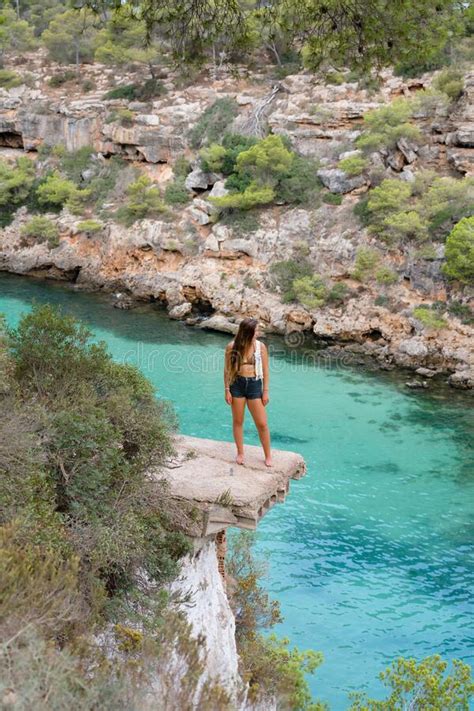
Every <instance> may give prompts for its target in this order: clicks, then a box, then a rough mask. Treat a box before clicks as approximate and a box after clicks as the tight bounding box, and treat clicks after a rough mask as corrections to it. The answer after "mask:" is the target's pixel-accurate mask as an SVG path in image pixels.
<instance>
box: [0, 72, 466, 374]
mask: <svg viewBox="0 0 474 711" xmlns="http://www.w3.org/2000/svg"><path fill="white" fill-rule="evenodd" d="M33 65H34V67H35V72H36V75H35V76H37V77H38V80H37V81H36V87H35V88H34V89H32V88H28V87H27V86H26V85H24V86H20V87H16V88H14V89H11V90H10V91H8V92H7V91H5V90H2V89H0V155H1V154H2V153H3V154H4V155H5V156H7V157H9V159H13V158H14V157H15V155H19V153H15V151H18V150H19V149H20V150H24V149H26V150H36V149H37V148H39V147H40V146H41V145H44V144H49V145H54V144H57V143H58V142H59V143H63V144H64V145H65V146H66V148H67V149H68V150H76V149H78V148H80V147H81V146H92V147H93V148H94V150H95V151H97V152H98V161H99V162H100V161H102V162H103V161H104V160H105V158H104V156H110V155H120V156H122V157H124V158H126V159H128V160H129V161H130V162H131V163H132V164H133V165H134V166H135V167H141V168H142V169H143V170H144V172H146V173H147V174H148V175H151V176H152V177H153V178H154V179H156V181H157V182H162V183H163V182H167V181H168V180H170V179H171V178H172V169H171V165H172V164H173V163H174V161H175V160H176V157H177V156H178V155H182V154H185V155H186V156H187V157H189V158H190V159H191V160H195V159H196V154H195V153H194V154H193V155H190V154H189V147H188V139H187V137H188V135H189V132H190V130H191V129H192V128H193V127H194V126H195V125H196V122H197V121H198V119H199V117H200V116H201V114H202V112H203V111H204V110H205V109H206V108H207V107H208V106H210V105H211V104H212V103H213V102H214V101H215V100H216V99H219V98H223V97H232V98H234V99H235V100H236V103H237V106H238V110H239V116H238V117H237V118H238V124H239V125H240V126H241V127H243V128H245V127H247V128H248V127H249V126H250V125H251V123H252V122H251V121H250V118H251V116H252V111H254V110H255V109H256V107H259V106H260V105H262V104H265V101H266V100H267V97H269V96H271V102H270V103H268V104H265V121H266V123H267V124H268V126H269V127H270V128H271V130H272V131H273V132H274V133H275V134H281V135H284V136H288V137H289V138H290V139H291V141H292V143H293V145H294V146H295V148H296V150H298V151H300V152H301V153H302V154H303V155H307V156H311V157H313V158H314V159H315V160H316V161H317V163H319V170H318V175H319V177H320V180H321V181H322V182H323V184H324V185H325V186H326V188H325V192H326V191H329V192H333V193H335V194H337V195H340V196H341V198H342V203H341V204H340V205H333V204H325V203H324V202H322V201H320V202H319V203H316V204H314V205H305V206H304V207H303V206H302V207H289V206H288V205H280V206H274V207H272V208H268V209H265V210H262V211H259V212H258V213H255V214H256V215H257V217H256V218H255V219H256V220H257V222H258V224H256V225H254V227H253V228H251V229H250V230H249V229H248V228H247V227H242V226H240V225H239V224H238V223H234V224H222V222H216V219H217V217H216V213H215V212H214V207H213V206H212V202H211V201H209V200H208V198H209V197H210V198H212V197H219V196H222V195H225V194H226V192H227V189H226V187H225V176H220V175H217V174H212V173H206V172H204V171H203V170H202V169H201V168H200V167H198V165H197V163H194V164H193V165H195V167H194V169H193V170H192V172H190V173H189V174H188V175H187V177H186V188H187V190H188V191H189V195H190V203H189V204H188V205H186V206H183V207H176V208H172V209H170V211H169V214H168V215H167V216H164V217H163V218H160V219H155V220H142V221H139V222H136V223H135V224H134V225H133V227H132V228H129V229H127V228H125V227H123V226H122V225H120V224H118V223H117V222H115V221H112V220H111V221H109V222H108V223H107V224H106V226H105V229H104V230H103V231H102V232H101V234H100V235H95V236H94V235H87V234H84V233H82V232H81V231H80V230H79V229H78V222H80V219H79V218H75V217H74V216H73V215H70V214H69V213H68V212H67V211H66V210H63V212H62V213H61V214H60V215H59V216H57V215H51V216H50V217H51V219H52V220H53V221H55V222H56V223H57V225H58V227H59V230H60V243H59V246H58V247H55V248H53V249H50V248H49V247H48V246H47V244H46V243H36V244H35V243H34V242H30V243H28V244H26V243H24V242H23V241H22V239H21V238H20V231H21V228H22V225H23V224H24V223H25V221H26V220H27V215H26V213H25V211H24V209H23V208H22V209H21V210H19V211H18V213H17V215H16V217H15V219H14V221H13V223H12V224H11V225H9V226H8V227H7V228H5V229H3V230H1V231H0V269H5V270H9V271H12V272H16V273H20V274H32V275H36V276H47V277H49V278H55V279H67V280H70V281H74V282H75V283H76V284H77V285H78V286H79V287H83V288H97V289H103V290H107V291H111V292H113V293H115V292H121V293H123V294H124V299H125V300H122V302H121V304H127V305H131V304H133V302H134V301H135V300H136V299H145V300H150V299H154V300H159V301H161V302H163V303H165V304H166V306H167V308H168V311H169V315H170V317H171V318H174V319H185V320H187V322H188V323H190V324H191V323H193V324H195V325H198V326H200V327H203V328H212V329H217V330H222V331H225V332H228V333H235V332H236V330H237V328H238V323H239V320H240V319H241V318H242V317H243V316H254V317H256V318H258V319H259V320H260V322H261V323H262V326H263V327H264V329H265V330H266V331H267V332H273V333H279V334H282V335H287V334H291V333H294V332H299V331H312V332H313V333H314V335H315V337H316V338H317V339H319V340H320V341H324V342H327V343H329V344H331V346H333V345H334V344H336V343H337V344H339V345H341V344H342V345H345V346H347V348H349V347H352V346H353V344H354V343H355V344H357V345H358V346H362V345H363V346H364V348H365V349H366V351H367V352H368V353H370V354H372V355H373V356H374V357H376V358H377V360H378V361H379V362H380V363H381V364H382V363H383V364H386V365H387V364H388V365H391V364H395V365H400V366H402V367H409V368H413V367H420V366H421V367H428V368H432V369H434V370H435V371H436V373H445V374H446V375H447V376H453V377H450V382H451V384H452V385H453V386H459V387H464V386H465V383H469V382H471V379H472V353H471V342H472V335H473V332H472V329H471V328H470V327H468V326H467V325H465V324H463V323H461V322H460V321H459V320H458V319H457V318H455V317H452V316H449V315H448V316H446V319H447V322H448V326H447V328H446V329H444V330H442V331H437V332H435V331H432V330H431V331H430V330H429V329H426V328H425V329H421V330H420V326H419V324H418V325H417V324H415V323H413V320H412V319H411V318H410V310H411V309H412V308H413V307H414V306H417V305H421V304H425V303H430V302H433V301H443V300H445V299H446V285H445V282H444V280H443V275H442V272H441V265H442V257H443V254H442V246H440V248H439V249H438V251H437V253H436V254H435V255H434V256H430V257H429V258H426V259H425V258H420V256H419V255H418V254H417V250H415V249H414V248H405V247H403V246H402V247H400V250H399V251H398V252H397V253H394V252H392V253H388V252H383V251H381V249H380V245H379V244H378V243H376V242H375V243H374V240H373V239H372V238H371V236H370V235H369V234H368V233H367V232H366V231H365V230H364V229H363V228H361V226H360V224H359V222H358V220H357V219H356V218H355V216H354V214H353V208H354V206H355V204H356V201H357V200H358V195H359V194H360V193H361V192H364V191H365V190H366V189H367V182H368V181H369V180H370V170H373V171H375V172H376V173H377V175H378V179H380V178H381V177H390V176H393V175H395V174H398V175H399V176H400V177H401V178H402V179H404V180H407V181H412V180H413V179H414V175H415V173H416V171H417V170H419V169H420V168H431V169H435V170H437V171H438V172H440V174H449V173H451V172H452V170H453V169H456V170H457V171H458V174H459V175H465V174H468V175H472V174H473V173H474V169H473V162H472V154H473V150H472V136H473V134H474V115H473V108H472V107H473V105H474V101H473V99H474V75H473V74H469V75H467V76H466V77H465V90H464V94H463V95H462V97H461V98H460V100H459V101H458V102H456V103H455V104H454V105H453V106H452V107H451V108H450V110H449V111H447V110H445V109H441V110H439V111H438V112H437V113H436V114H435V115H434V116H433V114H432V113H431V114H430V113H429V112H428V113H426V112H425V113H423V111H421V112H420V116H419V120H420V122H421V125H422V128H423V131H424V133H425V142H424V144H423V145H420V146H416V145H415V144H412V143H411V142H409V141H406V140H403V139H402V140H400V141H399V142H398V145H397V146H396V148H395V149H394V150H393V151H385V152H383V151H380V152H376V153H374V154H373V155H371V156H370V160H369V163H370V170H369V171H368V176H369V177H366V176H355V177H350V176H348V175H347V174H345V173H344V172H343V171H342V170H340V169H339V168H338V163H339V161H340V160H341V159H342V158H347V157H351V156H354V155H357V152H356V151H355V150H354V147H355V146H354V140H355V139H356V138H357V136H358V135H360V121H361V118H362V117H363V115H364V113H366V112H367V111H368V110H369V109H372V108H376V107H377V106H380V105H381V104H382V103H384V102H386V101H389V100H391V99H392V98H393V97H395V96H398V95H400V94H406V95H408V94H410V93H411V92H412V91H415V90H417V89H419V88H422V87H423V86H424V85H426V86H429V84H430V81H431V78H430V77H429V76H428V75H427V76H426V79H423V81H421V82H420V80H416V81H411V80H409V81H405V80H403V79H401V78H396V77H393V76H392V75H391V74H390V73H386V74H385V80H384V82H383V84H382V86H381V88H380V91H379V93H378V94H370V95H369V93H368V92H367V91H366V90H363V89H359V88H357V85H356V84H354V83H347V84H342V85H341V86H331V87H328V86H324V85H322V84H321V83H320V82H319V81H318V79H317V77H314V76H311V75H308V74H298V75H292V76H288V77H286V78H285V79H284V80H283V81H282V82H280V83H279V84H278V85H276V86H274V82H273V81H272V82H269V81H262V80H261V78H260V79H259V81H258V82H252V81H251V79H246V80H245V81H244V80H236V79H234V78H232V77H230V76H227V77H225V78H224V79H221V80H219V81H216V82H214V83H213V84H212V85H210V84H209V83H207V82H202V83H196V84H194V85H193V86H191V87H188V88H186V89H184V90H179V89H176V88H175V86H174V85H173V78H172V77H171V78H170V80H169V81H168V82H167V87H168V93H167V94H166V95H164V96H162V97H159V98H158V99H156V100H154V101H149V102H127V101H123V100H116V99H114V100H107V99H104V98H103V96H104V94H105V91H106V89H107V88H108V84H107V82H110V72H111V70H110V69H107V68H103V67H102V68H101V67H100V66H96V65H92V66H91V67H88V68H84V71H85V72H89V73H91V75H93V78H94V81H95V82H96V83H97V86H98V91H97V92H96V93H94V94H90V95H88V96H87V97H84V96H80V95H69V94H68V90H67V89H65V88H59V89H57V90H52V89H50V88H49V87H48V84H47V78H48V76H47V74H46V72H47V71H49V72H51V69H50V68H44V66H43V64H42V63H41V62H36V64H35V60H34V61H33ZM45 66H47V65H45ZM15 69H18V68H17V67H15ZM132 80H134V77H132V76H131V75H130V76H128V75H124V76H123V77H121V82H122V83H127V82H128V83H130V82H131V81H132ZM244 87H245V88H244ZM124 107H126V108H127V109H128V111H129V113H131V114H132V118H131V120H130V122H127V125H122V124H121V123H120V121H119V120H116V118H115V114H116V113H117V111H118V110H119V109H121V108H124ZM128 124H129V125H128ZM2 146H3V148H2ZM30 155H31V157H34V154H33V153H31V154H30ZM361 247H369V248H370V249H374V248H375V249H376V250H378V251H379V254H380V258H381V260H382V262H383V265H384V266H386V267H387V268H389V269H390V270H391V271H392V272H395V273H396V274H397V275H398V281H397V283H395V284H393V285H389V286H383V287H381V286H380V285H378V284H377V283H376V282H375V280H374V279H372V281H369V282H367V283H363V284H361V283H358V282H356V281H355V280H354V279H353V278H352V276H351V275H352V274H353V271H354V261H355V257H356V253H357V250H358V249H360V248H361ZM298 255H300V256H301V255H304V257H305V259H307V260H308V261H309V262H310V264H311V266H312V268H313V269H314V272H315V273H316V274H321V275H323V276H324V277H325V278H326V279H328V280H331V282H332V283H336V284H337V283H338V282H341V283H342V284H343V285H344V286H345V287H346V288H347V289H348V293H349V296H348V298H346V299H345V300H344V302H343V303H342V304H338V303H337V302H335V303H328V304H327V305H326V306H324V307H322V308H319V309H314V308H309V307H307V306H304V305H303V304H295V303H284V302H283V301H282V294H281V291H280V289H279V288H278V286H277V285H276V282H275V279H274V278H273V277H272V276H271V270H272V266H273V265H274V264H275V263H276V262H282V261H287V260H292V259H295V257H297V256H298ZM470 296H472V294H470V293H469V291H468V290H467V289H465V290H464V291H460V292H459V295H458V296H457V297H456V298H458V300H459V301H460V302H462V303H463V304H467V303H468V300H469V297H470ZM125 297H126V298H125ZM117 305H119V304H118V303H117ZM413 338H416V339H417V341H416V342H417V343H419V344H421V345H420V347H419V348H418V349H417V351H416V352H413V346H406V345H405V344H406V342H408V341H410V340H411V339H413ZM406 348H408V349H409V350H408V351H407V350H406ZM459 373H462V375H459ZM466 373H468V374H469V373H471V375H466Z"/></svg>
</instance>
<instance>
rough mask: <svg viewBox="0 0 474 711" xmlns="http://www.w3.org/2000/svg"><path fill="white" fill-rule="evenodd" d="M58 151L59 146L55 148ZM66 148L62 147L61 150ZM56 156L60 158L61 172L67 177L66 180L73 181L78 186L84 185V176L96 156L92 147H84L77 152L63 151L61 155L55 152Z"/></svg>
mask: <svg viewBox="0 0 474 711" xmlns="http://www.w3.org/2000/svg"><path fill="white" fill-rule="evenodd" d="M55 148H56V149H57V148H58V146H56V147H55ZM63 148H64V147H63V146H61V149H63ZM55 154H56V155H57V157H58V158H59V165H60V169H61V171H62V172H63V173H64V174H65V175H66V178H68V179H69V180H72V181H73V183H75V184H76V185H77V186H79V185H81V183H83V177H82V174H83V173H84V172H85V171H86V170H87V169H88V168H89V167H90V165H91V158H92V156H93V155H94V149H93V148H92V146H83V147H82V148H79V149H78V150H77V151H66V150H65V149H64V150H61V151H60V152H59V153H58V151H57V150H55Z"/></svg>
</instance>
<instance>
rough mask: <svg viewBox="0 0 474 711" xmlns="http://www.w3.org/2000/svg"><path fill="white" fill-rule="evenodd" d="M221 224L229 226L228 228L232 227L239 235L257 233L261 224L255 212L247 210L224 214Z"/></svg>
mask: <svg viewBox="0 0 474 711" xmlns="http://www.w3.org/2000/svg"><path fill="white" fill-rule="evenodd" d="M219 222H220V223H221V224H223V225H227V227H231V228H232V229H233V230H235V232H236V233H237V234H249V233H252V232H256V231H257V230H258V228H259V227H260V222H259V221H258V217H257V216H256V215H255V212H248V211H245V210H229V211H227V212H224V213H223V214H222V216H221V218H220V220H219Z"/></svg>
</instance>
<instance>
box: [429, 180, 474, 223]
mask: <svg viewBox="0 0 474 711" xmlns="http://www.w3.org/2000/svg"><path fill="white" fill-rule="evenodd" d="M420 210H421V211H422V213H423V214H424V215H426V217H427V219H428V220H429V231H430V232H431V234H433V236H435V237H442V236H444V235H445V234H446V233H447V232H449V230H450V229H451V228H452V227H453V226H454V225H455V224H456V223H457V222H459V220H461V218H463V217H469V216H470V215H473V214H474V178H472V177H466V178H462V179H459V178H448V177H444V178H436V179H435V180H434V181H433V183H432V185H431V186H430V188H429V189H428V191H427V192H426V193H425V194H424V195H423V196H422V197H421V207H420Z"/></svg>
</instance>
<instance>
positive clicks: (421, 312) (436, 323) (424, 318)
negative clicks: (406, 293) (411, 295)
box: [413, 306, 447, 329]
mask: <svg viewBox="0 0 474 711" xmlns="http://www.w3.org/2000/svg"><path fill="white" fill-rule="evenodd" d="M413 316H414V318H416V319H417V320H418V321H420V323H422V324H423V326H424V327H425V328H433V329H439V328H444V327H445V326H446V325H447V324H446V321H445V320H444V319H443V318H441V317H440V316H439V314H437V313H436V311H434V310H433V309H430V308H429V306H417V308H415V309H413Z"/></svg>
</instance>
